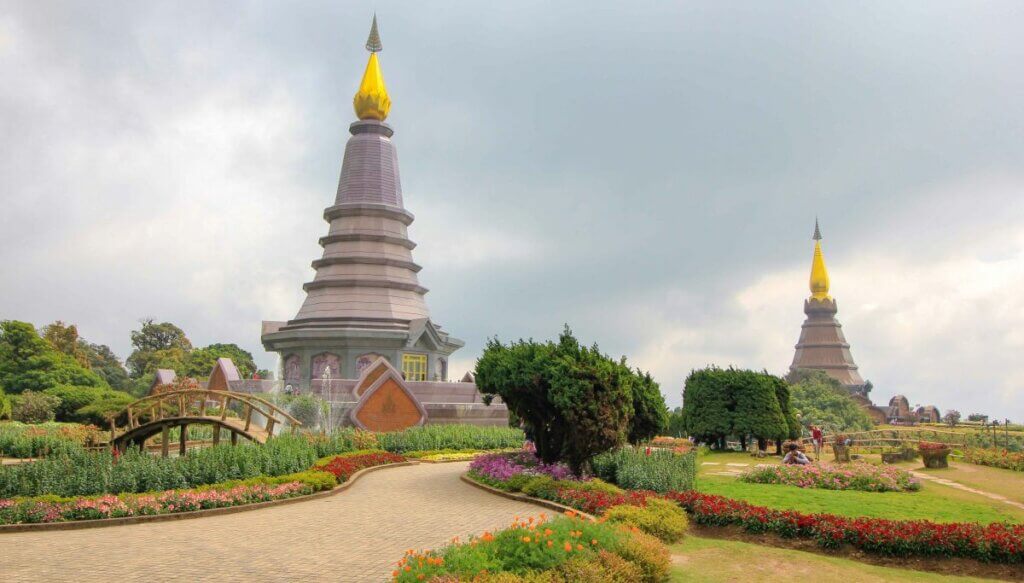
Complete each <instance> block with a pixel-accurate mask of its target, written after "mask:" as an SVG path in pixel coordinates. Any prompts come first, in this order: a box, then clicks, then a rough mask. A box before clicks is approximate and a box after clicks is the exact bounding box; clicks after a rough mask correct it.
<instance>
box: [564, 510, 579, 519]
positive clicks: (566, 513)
mask: <svg viewBox="0 0 1024 583" xmlns="http://www.w3.org/2000/svg"><path fill="white" fill-rule="evenodd" d="M565 515H566V516H568V517H569V518H572V517H573V516H576V513H575V512H573V511H572V510H566V511H565Z"/></svg>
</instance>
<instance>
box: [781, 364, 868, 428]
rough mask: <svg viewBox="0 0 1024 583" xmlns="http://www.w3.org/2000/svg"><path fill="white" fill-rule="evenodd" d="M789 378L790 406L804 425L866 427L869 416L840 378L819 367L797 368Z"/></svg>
mask: <svg viewBox="0 0 1024 583" xmlns="http://www.w3.org/2000/svg"><path fill="white" fill-rule="evenodd" d="M786 379H787V380H788V381H789V382H790V389H789V392H790V406H791V408H792V409H793V412H794V413H795V414H799V415H800V422H801V423H802V424H804V425H817V426H818V427H821V428H822V429H823V430H825V431H826V432H838V431H867V430H869V429H871V428H872V427H873V426H874V423H872V421H871V417H869V416H868V414H867V412H865V411H864V409H863V408H862V407H861V406H860V405H859V404H857V402H856V401H854V400H853V399H852V398H851V397H850V394H849V392H848V391H847V390H846V389H845V388H843V386H842V385H841V384H840V383H839V381H837V380H835V379H833V378H832V377H830V376H828V374H827V373H825V372H824V371H820V370H796V371H793V372H792V373H790V374H789V375H788V376H787V377H786Z"/></svg>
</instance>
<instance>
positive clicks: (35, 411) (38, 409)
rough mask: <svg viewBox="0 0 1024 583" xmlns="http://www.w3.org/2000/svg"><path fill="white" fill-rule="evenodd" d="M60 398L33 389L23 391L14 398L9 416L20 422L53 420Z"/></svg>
mask: <svg viewBox="0 0 1024 583" xmlns="http://www.w3.org/2000/svg"><path fill="white" fill-rule="evenodd" d="M59 405H60V399H58V398H57V397H52V396H50V395H46V394H43V393H37V392H35V391H25V392H23V393H22V394H20V395H18V396H16V397H15V399H14V405H13V407H11V417H13V418H14V420H15V421H21V422H22V423H45V422H47V421H53V419H54V417H55V416H56V413H57V407H58V406H59Z"/></svg>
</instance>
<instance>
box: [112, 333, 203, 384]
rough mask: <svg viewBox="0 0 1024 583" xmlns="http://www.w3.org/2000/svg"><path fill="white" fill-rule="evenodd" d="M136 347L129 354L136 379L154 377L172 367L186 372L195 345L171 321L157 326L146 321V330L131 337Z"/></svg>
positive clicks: (129, 369)
mask: <svg viewBox="0 0 1024 583" xmlns="http://www.w3.org/2000/svg"><path fill="white" fill-rule="evenodd" d="M131 338H132V347H133V348H134V349H135V350H133V351H132V353H131V354H130V355H128V360H127V364H128V371H129V373H130V375H131V377H132V378H133V379H138V378H141V377H143V376H146V375H150V374H153V373H154V372H156V369H158V368H169V369H172V370H174V371H175V372H177V373H178V374H184V373H185V367H186V362H187V360H188V354H189V353H190V352H192V343H191V342H189V339H188V337H187V336H185V332H184V331H183V330H182V329H181V328H179V327H177V326H175V325H174V324H171V323H170V322H161V323H159V324H157V323H155V322H154V321H153V320H152V319H148V320H143V321H142V327H141V328H140V329H138V330H133V331H132V334H131Z"/></svg>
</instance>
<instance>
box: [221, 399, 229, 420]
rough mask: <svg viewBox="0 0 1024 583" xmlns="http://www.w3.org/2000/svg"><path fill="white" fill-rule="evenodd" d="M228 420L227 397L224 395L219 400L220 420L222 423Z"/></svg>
mask: <svg viewBox="0 0 1024 583" xmlns="http://www.w3.org/2000/svg"><path fill="white" fill-rule="evenodd" d="M227 418H228V396H227V395H224V396H223V397H221V398H220V420H221V421H223V420H225V419H227Z"/></svg>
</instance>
